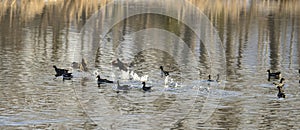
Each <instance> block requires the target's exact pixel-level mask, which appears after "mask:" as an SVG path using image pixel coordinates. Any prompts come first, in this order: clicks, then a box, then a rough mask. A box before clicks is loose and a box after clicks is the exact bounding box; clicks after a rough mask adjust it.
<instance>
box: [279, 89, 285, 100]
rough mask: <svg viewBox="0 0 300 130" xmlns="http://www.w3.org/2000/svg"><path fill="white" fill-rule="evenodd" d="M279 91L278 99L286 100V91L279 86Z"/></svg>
mask: <svg viewBox="0 0 300 130" xmlns="http://www.w3.org/2000/svg"><path fill="white" fill-rule="evenodd" d="M277 89H278V94H277V97H278V98H285V93H284V91H283V88H282V87H280V86H277Z"/></svg>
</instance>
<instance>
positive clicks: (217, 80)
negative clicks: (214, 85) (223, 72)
mask: <svg viewBox="0 0 300 130" xmlns="http://www.w3.org/2000/svg"><path fill="white" fill-rule="evenodd" d="M219 78H220V75H219V74H217V79H216V80H213V79H211V75H208V80H207V81H208V82H219Z"/></svg>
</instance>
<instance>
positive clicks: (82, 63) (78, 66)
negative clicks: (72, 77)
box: [72, 58, 88, 72]
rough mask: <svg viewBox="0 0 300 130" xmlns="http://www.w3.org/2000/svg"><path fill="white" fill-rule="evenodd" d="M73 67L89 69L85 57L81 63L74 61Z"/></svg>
mask: <svg viewBox="0 0 300 130" xmlns="http://www.w3.org/2000/svg"><path fill="white" fill-rule="evenodd" d="M72 68H73V69H79V70H80V71H85V72H86V71H88V68H87V63H86V61H85V59H84V58H82V60H81V63H77V62H72Z"/></svg>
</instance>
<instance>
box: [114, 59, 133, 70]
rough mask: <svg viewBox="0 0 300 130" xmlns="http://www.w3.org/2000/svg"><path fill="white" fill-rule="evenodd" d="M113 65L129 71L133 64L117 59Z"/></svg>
mask: <svg viewBox="0 0 300 130" xmlns="http://www.w3.org/2000/svg"><path fill="white" fill-rule="evenodd" d="M112 65H113V66H116V67H119V69H120V70H123V71H128V67H131V66H132V64H129V65H128V64H126V63H123V62H122V61H121V60H120V59H117V60H116V61H113V62H112Z"/></svg>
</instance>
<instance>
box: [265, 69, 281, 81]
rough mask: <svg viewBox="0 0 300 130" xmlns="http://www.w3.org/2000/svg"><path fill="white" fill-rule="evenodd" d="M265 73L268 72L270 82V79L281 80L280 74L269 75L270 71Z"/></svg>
mask: <svg viewBox="0 0 300 130" xmlns="http://www.w3.org/2000/svg"><path fill="white" fill-rule="evenodd" d="M267 72H268V80H270V79H271V78H274V79H280V78H281V72H273V73H271V71H270V70H267Z"/></svg>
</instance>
